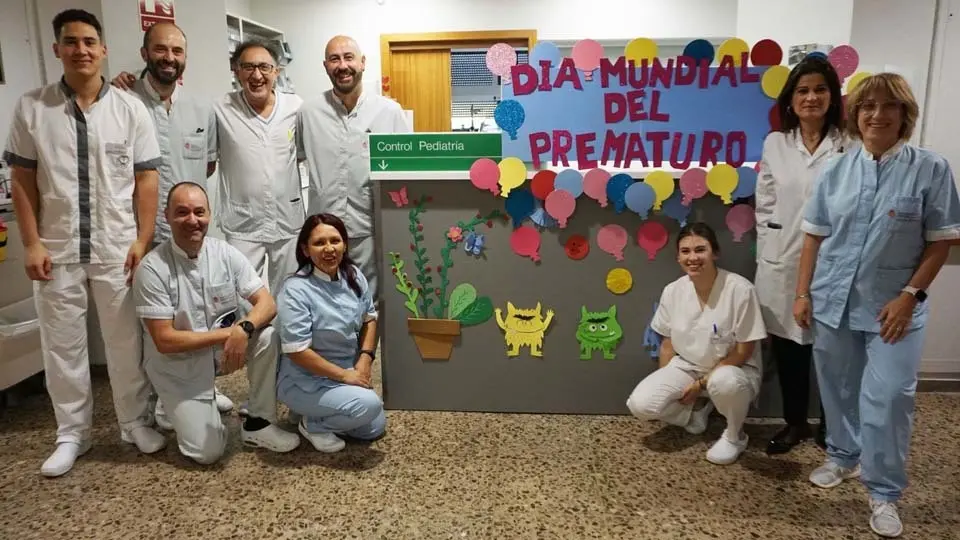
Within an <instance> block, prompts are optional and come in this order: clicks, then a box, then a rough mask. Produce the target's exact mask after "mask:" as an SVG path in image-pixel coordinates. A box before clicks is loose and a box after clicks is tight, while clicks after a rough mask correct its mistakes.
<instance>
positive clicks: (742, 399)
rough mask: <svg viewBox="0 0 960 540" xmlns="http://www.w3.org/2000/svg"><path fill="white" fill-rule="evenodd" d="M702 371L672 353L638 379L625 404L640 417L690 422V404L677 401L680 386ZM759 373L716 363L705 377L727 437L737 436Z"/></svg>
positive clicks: (681, 423) (757, 385)
mask: <svg viewBox="0 0 960 540" xmlns="http://www.w3.org/2000/svg"><path fill="white" fill-rule="evenodd" d="M704 374H706V371H705V370H704V369H703V368H702V367H700V366H697V365H695V364H693V363H691V362H688V361H686V360H684V359H683V358H680V357H679V356H674V357H673V359H672V360H670V363H668V364H667V365H666V366H664V367H663V368H661V369H658V370H656V371H654V372H653V373H651V374H650V375H648V376H647V377H646V378H645V379H643V380H642V381H640V384H638V385H637V387H636V388H634V390H633V393H631V394H630V397H629V398H628V399H627V408H628V409H630V412H631V413H632V414H633V415H634V416H636V417H637V418H640V419H641V420H662V421H664V422H666V423H668V424H672V425H675V426H681V427H682V426H686V425H687V424H688V423H689V422H690V414H691V413H692V412H693V404H691V405H684V404H682V403H680V398H681V397H682V396H683V391H684V389H686V388H687V386H689V385H690V384H691V383H693V382H694V381H695V380H696V378H697V377H701V376H703V375H704ZM761 379H762V374H761V373H760V370H758V369H756V368H755V367H753V366H748V365H744V366H741V367H735V366H720V367H718V368H716V369H715V370H714V371H713V373H712V374H711V375H710V378H709V379H708V380H707V390H706V394H705V395H704V394H701V396H702V397H708V398H710V400H711V401H712V402H713V405H714V406H715V407H716V409H717V412H719V413H720V414H722V415H723V416H724V418H726V419H727V434H728V435H729V436H730V440H732V441H737V440H740V430H741V429H742V428H743V423H744V421H745V420H746V419H747V414H748V413H749V412H750V405H751V404H752V403H753V401H754V400H755V399H756V397H757V395H758V394H759V392H760V383H761V382H762V381H761Z"/></svg>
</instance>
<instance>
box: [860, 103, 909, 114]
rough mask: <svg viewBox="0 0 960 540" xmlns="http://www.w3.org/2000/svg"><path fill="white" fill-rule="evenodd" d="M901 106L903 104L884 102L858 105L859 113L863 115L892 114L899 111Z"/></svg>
mask: <svg viewBox="0 0 960 540" xmlns="http://www.w3.org/2000/svg"><path fill="white" fill-rule="evenodd" d="M902 106H903V104H902V103H900V102H899V101H884V102H883V103H877V102H876V101H864V102H863V103H862V104H860V112H861V113H863V114H874V113H876V112H877V111H880V112H881V113H883V114H892V113H895V112H897V111H898V110H900V108H901V107H902Z"/></svg>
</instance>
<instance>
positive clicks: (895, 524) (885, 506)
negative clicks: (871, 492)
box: [870, 498, 903, 538]
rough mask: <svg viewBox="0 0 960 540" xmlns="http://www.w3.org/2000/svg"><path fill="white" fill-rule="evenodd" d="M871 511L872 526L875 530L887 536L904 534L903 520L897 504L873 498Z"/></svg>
mask: <svg viewBox="0 0 960 540" xmlns="http://www.w3.org/2000/svg"><path fill="white" fill-rule="evenodd" d="M870 511H871V515H870V528H871V529H873V532H875V533H877V534H879V535H880V536H883V537H886V538H896V537H898V536H900V535H901V534H903V522H902V521H900V514H899V513H898V512H897V505H896V504H894V503H892V502H886V501H879V500H877V499H873V498H871V499H870Z"/></svg>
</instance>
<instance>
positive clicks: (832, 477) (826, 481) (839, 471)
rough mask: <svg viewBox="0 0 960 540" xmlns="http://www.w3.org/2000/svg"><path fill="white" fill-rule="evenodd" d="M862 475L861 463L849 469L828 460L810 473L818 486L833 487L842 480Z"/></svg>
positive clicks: (811, 479) (811, 478) (813, 481)
mask: <svg viewBox="0 0 960 540" xmlns="http://www.w3.org/2000/svg"><path fill="white" fill-rule="evenodd" d="M858 476H860V464H859V463H858V464H857V465H856V466H855V467H854V468H852V469H847V468H844V467H841V466H840V465H837V464H836V463H834V462H832V461H830V460H827V461H826V462H825V463H824V464H823V465H821V466H819V467H817V468H816V469H815V470H814V471H813V472H812V473H810V482H812V483H813V485H815V486H817V487H822V488H825V489H827V488H832V487H836V486H839V485H840V482H843V481H844V480H849V479H851V478H856V477H858Z"/></svg>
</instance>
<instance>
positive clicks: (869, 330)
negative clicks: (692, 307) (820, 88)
mask: <svg viewBox="0 0 960 540" xmlns="http://www.w3.org/2000/svg"><path fill="white" fill-rule="evenodd" d="M847 99H848V105H847V107H848V109H847V122H848V126H847V128H848V131H849V133H850V135H851V136H853V137H855V138H858V139H860V140H861V141H862V146H861V147H860V148H857V149H851V151H850V152H847V153H846V154H843V155H842V156H841V157H840V158H839V159H837V160H834V161H831V162H830V163H829V164H827V166H826V167H824V169H823V172H822V173H821V174H820V177H819V179H818V180H817V183H816V185H815V186H814V190H813V194H812V195H811V197H810V201H809V202H808V203H807V207H806V209H805V211H804V219H803V224H802V228H803V231H804V232H805V233H806V237H805V238H804V244H803V252H802V254H801V257H800V269H799V277H798V280H797V288H796V300H795V302H794V308H793V312H794V317H795V318H796V321H797V323H798V324H799V325H800V326H802V327H804V328H809V327H812V328H813V335H814V344H813V360H814V364H815V366H816V370H817V380H818V382H819V383H820V395H821V399H822V401H823V405H824V409H825V411H826V416H827V455H828V459H827V461H826V463H825V464H824V465H823V466H821V467H819V468H817V469H816V470H815V471H813V472H812V473H811V475H810V481H811V482H812V483H813V484H815V485H817V486H819V487H823V488H831V487H834V486H836V485H838V484H840V483H841V482H842V481H843V480H846V479H850V478H855V477H858V476H859V477H860V478H861V480H862V482H863V483H864V485H865V486H866V488H867V490H868V491H869V493H870V510H871V515H870V527H871V529H873V531H874V532H875V533H877V534H879V535H881V536H885V537H889V538H894V537H897V536H899V535H900V534H901V533H902V532H903V524H902V522H901V521H900V516H899V514H898V512H897V507H896V503H897V501H898V500H899V499H900V497H901V496H902V494H903V490H904V489H905V488H906V487H907V484H908V481H907V473H906V459H907V450H908V448H909V446H910V434H911V429H912V426H913V410H914V398H915V392H916V386H917V371H918V369H919V367H920V355H921V351H922V349H923V337H924V327H925V324H926V321H927V316H928V311H929V307H928V303H927V302H925V300H926V297H927V295H926V293H925V292H924V291H925V289H927V288H928V287H929V286H930V284H931V283H932V282H933V280H934V278H935V277H936V275H937V273H938V272H939V271H940V267H941V266H943V263H944V262H945V261H946V260H947V255H948V253H949V249H950V243H951V241H954V240H956V239H958V238H960V199H958V196H957V189H956V186H955V184H954V177H953V173H952V172H951V170H950V166H949V165H948V164H947V160H946V159H944V158H943V157H941V156H939V155H937V154H935V153H933V152H931V151H929V150H925V149H922V148H918V147H916V146H913V145H910V144H908V143H907V142H906V141H908V140H909V139H910V136H911V135H912V133H913V129H914V125H915V124H916V121H917V117H918V114H919V110H918V106H917V102H916V100H915V99H914V97H913V93H912V92H911V90H910V87H909V86H908V85H907V83H906V81H905V80H904V79H903V77H901V76H899V75H895V74H891V73H881V74H878V75H874V76H871V77H868V78H866V79H864V80H863V82H862V83H860V85H859V86H858V87H857V89H856V90H855V91H854V92H853V93H852V94H851V95H850V96H849V97H848V98H847Z"/></svg>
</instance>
